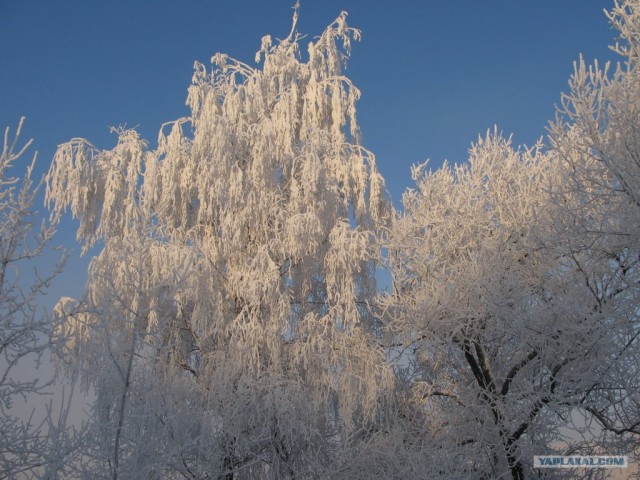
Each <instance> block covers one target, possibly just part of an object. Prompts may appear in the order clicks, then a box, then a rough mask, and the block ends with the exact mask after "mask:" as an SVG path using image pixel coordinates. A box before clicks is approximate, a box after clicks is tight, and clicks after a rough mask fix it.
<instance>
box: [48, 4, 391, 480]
mask: <svg viewBox="0 0 640 480" xmlns="http://www.w3.org/2000/svg"><path fill="white" fill-rule="evenodd" d="M296 20H297V9H296V14H295V16H294V22H293V28H292V30H291V33H290V34H289V36H288V37H287V38H285V39H284V40H278V41H273V40H272V39H271V37H269V36H266V37H264V38H263V39H262V45H261V48H260V50H259V51H258V53H257V55H256V62H259V63H258V65H260V66H251V65H250V64H248V63H244V62H241V61H238V60H235V59H232V58H230V57H228V56H226V55H224V54H216V55H215V56H214V57H213V58H212V62H213V67H212V69H208V68H207V67H205V66H204V65H202V64H200V63H198V62H196V64H195V72H194V76H193V83H192V85H191V87H190V88H189V93H188V97H187V105H188V106H189V108H190V110H191V115H190V116H188V117H185V118H181V119H178V120H176V121H173V122H169V123H167V124H165V125H163V126H162V128H161V129H160V133H159V138H158V145H157V148H155V149H150V148H149V146H148V144H147V143H146V142H145V141H143V140H142V139H140V138H139V136H138V134H137V133H136V132H135V131H132V130H123V129H120V130H117V131H116V134H117V136H118V143H117V145H116V147H115V148H113V149H111V150H100V149H98V148H97V147H95V146H93V145H92V144H91V143H90V142H89V141H87V140H84V139H74V140H71V141H70V142H68V143H66V144H64V145H62V146H60V148H59V149H58V151H57V153H56V155H55V157H54V159H53V163H52V166H51V169H50V171H49V174H48V177H47V193H46V195H47V201H48V202H49V204H50V205H51V207H52V211H53V215H54V217H57V216H59V215H61V214H62V212H63V211H64V210H65V209H67V208H68V209H70V210H71V213H72V214H73V216H74V217H76V218H77V219H78V221H79V227H78V232H77V235H78V239H79V240H80V241H81V242H83V244H84V245H85V247H86V248H87V249H88V248H89V247H92V246H93V247H95V248H98V249H99V253H98V255H97V256H96V257H95V258H94V259H93V260H92V263H91V267H90V271H89V280H88V283H87V293H86V296H85V297H84V298H82V299H79V300H72V299H63V300H62V301H61V302H60V304H59V305H58V317H57V318H58V326H57V332H58V333H59V334H61V335H63V336H64V338H68V340H67V341H64V342H62V347H63V351H64V353H63V354H62V355H61V356H60V360H61V361H62V362H63V363H65V364H67V365H69V366H72V365H73V366H76V367H79V368H80V369H81V370H82V371H83V372H84V381H85V387H86V388H91V389H93V390H94V391H95V394H96V401H95V404H94V406H93V414H92V424H93V427H94V428H93V440H92V441H91V442H88V443H87V450H86V452H85V454H86V456H87V458H88V459H89V461H88V462H87V465H86V469H87V472H88V473H90V474H91V475H93V476H94V478H102V477H109V478H113V479H116V478H140V476H141V475H143V476H145V477H147V478H220V479H237V478H294V477H295V478H319V477H322V476H323V475H326V476H327V477H332V476H333V475H334V474H337V472H338V471H339V470H340V469H341V468H342V466H343V465H344V464H346V463H348V462H349V461H351V459H350V457H349V452H350V446H351V445H352V444H354V443H357V442H360V441H362V439H363V438H366V436H367V432H371V431H374V430H375V429H376V428H379V423H380V422H381V418H382V417H381V414H380V411H381V410H380V407H381V406H383V405H384V404H385V395H386V394H388V392H390V391H392V389H391V384H392V381H393V378H392V375H391V372H390V370H389V368H388V366H387V365H386V363H385V352H384V350H383V348H382V347H381V346H379V344H378V343H377V342H375V341H373V339H374V338H375V335H376V329H375V326H376V322H375V320H374V319H373V318H372V315H371V314H370V311H369V309H368V303H369V301H370V300H371V299H372V296H373V295H374V294H375V278H374V269H375V261H376V259H377V256H378V253H377V251H376V248H375V242H374V241H373V236H374V232H375V230H376V229H377V228H378V227H379V226H380V225H382V224H383V223H384V222H385V221H386V220H385V219H386V218H387V206H386V203H385V200H384V198H383V181H382V178H381V176H380V174H379V173H378V171H377V169H376V165H375V157H374V155H373V154H372V153H371V152H369V151H368V150H366V149H365V148H364V147H363V146H362V145H361V143H360V132H359V130H358V124H357V119H356V101H357V99H358V97H359V95H360V93H359V91H358V90H357V88H356V87H355V86H354V85H353V84H352V82H351V81H350V80H349V79H348V78H347V77H346V76H345V74H344V71H343V70H344V67H345V65H346V61H347V59H348V56H349V53H350V49H351V42H352V41H353V40H357V39H358V38H359V36H360V33H359V31H357V30H355V29H353V28H350V27H349V26H348V25H347V23H346V13H342V14H341V15H340V16H339V17H338V18H337V19H336V21H335V22H333V23H332V24H331V25H330V26H329V27H328V28H327V29H326V30H325V31H324V32H323V33H322V35H321V36H320V37H318V38H316V39H315V40H314V41H312V42H309V43H308V50H307V54H306V55H305V54H303V53H302V52H301V51H300V47H301V43H300V36H299V35H298V33H297V32H296ZM303 56H304V57H306V61H305V60H303Z"/></svg>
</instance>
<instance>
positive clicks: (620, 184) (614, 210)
mask: <svg viewBox="0 0 640 480" xmlns="http://www.w3.org/2000/svg"><path fill="white" fill-rule="evenodd" d="M608 17H609V19H610V21H611V23H612V25H613V26H614V27H615V28H616V29H617V30H618V32H619V33H620V38H619V41H618V42H617V43H616V45H615V46H614V47H612V48H613V50H614V51H616V52H617V53H619V54H620V55H622V56H623V58H624V63H623V64H622V65H620V64H619V65H617V66H616V67H615V70H613V71H612V68H611V66H610V65H609V64H606V65H605V66H604V67H601V66H600V65H598V64H597V63H596V64H594V65H592V66H587V65H585V62H584V61H583V60H582V59H580V61H579V62H578V63H577V64H576V66H575V71H574V74H573V76H572V77H571V80H570V88H571V89H570V92H569V93H568V94H566V95H564V96H563V98H562V105H561V107H560V108H559V111H558V118H557V119H556V121H555V122H554V123H553V124H552V125H551V129H550V133H551V135H550V139H551V143H552V154H553V155H554V156H555V157H556V161H557V162H558V163H559V166H560V168H561V171H562V176H561V178H562V182H558V183H557V184H555V185H554V189H553V191H554V200H555V203H556V204H557V205H558V206H559V208H558V211H559V212H560V215H559V216H558V217H557V218H556V224H555V225H554V228H555V229H556V231H557V232H558V233H559V239H560V244H561V251H562V253H563V255H564V257H565V258H568V259H570V265H571V267H572V268H574V269H576V270H577V271H579V272H580V274H581V280H582V282H583V284H585V285H587V287H588V289H589V291H590V292H591V299H590V302H589V303H590V304H591V305H592V306H593V308H594V310H597V311H601V312H606V321H607V323H609V324H610V328H611V329H612V331H613V332H615V335H616V337H617V342H616V345H615V346H614V347H612V349H611V352H609V356H608V358H607V359H603V360H602V361H603V367H604V368H606V372H607V377H608V378H607V379H606V380H603V381H601V382H600V383H599V384H598V385H597V386H595V387H594V389H593V390H592V391H590V392H589V395H588V396H587V397H586V398H585V401H584V403H583V405H582V408H583V409H584V412H585V415H586V416H588V417H592V418H594V419H595V420H596V421H597V422H598V423H599V424H600V426H601V427H602V428H603V429H605V430H606V431H609V432H611V433H612V434H614V436H613V437H612V438H611V441H612V443H613V445H612V448H619V449H625V450H627V449H629V448H632V449H633V450H634V451H635V452H636V454H637V452H638V447H639V446H640V442H639V440H640V437H639V435H640V384H639V379H640V376H639V374H640V371H639V370H638V367H639V365H640V346H639V345H638V336H639V335H640V318H639V315H638V314H639V312H638V308H637V305H638V298H639V294H640V290H639V287H640V283H639V282H640V270H639V266H640V223H639V218H640V217H639V215H640V136H639V133H638V126H639V125H640V75H639V73H638V58H639V57H638V53H640V34H639V32H640V3H639V2H637V1H621V2H618V1H616V2H615V7H614V8H613V9H612V11H611V12H610V13H608Z"/></svg>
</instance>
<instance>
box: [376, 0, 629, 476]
mask: <svg viewBox="0 0 640 480" xmlns="http://www.w3.org/2000/svg"><path fill="white" fill-rule="evenodd" d="M610 19H611V20H612V22H613V24H614V26H616V27H617V28H618V29H619V30H620V32H621V34H622V40H623V43H621V44H619V45H618V46H617V47H616V48H617V50H618V51H619V52H620V53H622V54H624V55H625V56H626V57H627V63H626V64H625V66H624V67H619V68H618V69H617V71H616V72H615V73H614V74H613V75H610V74H609V73H608V71H607V69H606V68H605V69H604V70H603V69H600V68H599V67H598V66H597V65H595V66H593V67H591V68H587V67H586V66H585V65H584V63H582V62H581V63H580V64H578V66H577V68H576V72H575V74H574V76H573V77H572V79H571V82H570V86H571V91H570V93H569V94H567V95H565V96H564V97H563V104H562V107H561V108H560V111H559V116H558V120H557V121H556V123H554V124H553V125H552V127H551V129H550V134H551V135H550V146H549V148H548V149H547V150H546V151H545V150H539V149H533V150H530V151H529V150H514V149H513V148H512V147H511V145H510V142H508V141H507V140H505V139H503V138H502V137H501V136H500V135H496V134H492V135H488V136H487V137H486V138H484V139H481V140H480V141H479V142H478V143H477V144H476V145H475V146H474V147H473V148H472V150H471V157H470V159H469V163H468V164H465V165H460V166H456V167H454V168H451V167H449V166H447V165H445V166H444V167H443V168H441V169H439V170H438V171H436V172H433V173H432V172H425V169H424V167H418V168H415V169H414V180H415V181H416V187H415V189H411V190H408V191H407V193H406V194H405V195H404V197H403V204H404V212H403V213H402V214H401V215H398V216H397V218H396V219H395V221H394V222H393V225H392V228H391V229H390V232H389V234H388V237H387V247H388V248H389V251H390V257H389V261H390V268H391V272H392V276H393V282H394V283H393V284H394V291H393V292H391V293H390V294H389V295H387V296H385V297H384V298H383V299H382V303H383V305H384V306H385V317H384V320H385V324H386V329H387V331H388V334H389V337H390V339H391V341H392V342H394V343H392V348H391V352H392V353H393V354H395V355H396V357H397V361H396V363H397V365H398V366H397V369H398V372H399V379H400V380H401V382H399V384H400V385H402V386H403V388H402V389H401V390H400V393H399V400H398V405H399V407H398V408H399V410H398V413H399V414H398V425H399V427H398V432H399V433H398V432H397V433H396V434H395V438H402V439H403V442H404V445H406V448H405V449H404V453H403V452H399V454H400V455H403V456H404V459H403V460H402V461H401V463H403V464H405V465H413V466H415V467H414V468H413V470H412V475H413V476H414V477H417V478H419V477H420V476H421V475H426V476H428V477H430V478H436V477H442V478H507V477H511V478H513V479H521V478H527V477H529V476H534V475H538V474H539V475H542V474H543V473H545V472H540V471H538V472H535V471H534V470H533V469H532V459H533V458H532V457H533V455H539V454H547V453H551V452H557V453H567V454H568V453H594V452H608V453H611V452H614V453H626V454H629V453H633V452H634V451H635V452H637V448H638V444H639V443H638V438H637V433H638V431H639V429H638V426H639V425H640V423H639V422H640V411H639V410H638V406H639V405H640V399H639V397H638V392H639V391H640V389H639V385H638V378H640V377H639V376H638V373H639V372H638V365H640V346H639V344H638V335H639V334H640V330H639V328H640V322H639V320H640V319H639V318H638V308H637V305H638V292H639V291H638V285H640V284H639V283H638V280H639V277H638V273H639V272H638V262H639V260H640V256H639V255H640V250H639V246H640V245H639V244H638V232H639V231H640V230H639V227H640V225H639V224H638V218H639V217H638V214H639V213H640V212H639V211H638V208H639V205H640V203H638V198H640V196H639V193H640V190H638V188H637V186H638V185H640V184H638V178H640V176H639V174H640V171H639V170H638V166H639V165H640V163H639V161H638V158H639V157H638V152H640V143H639V139H640V137H639V136H638V124H639V120H640V95H639V93H640V90H639V86H640V84H639V83H638V78H639V77H638V73H637V71H636V62H637V58H638V56H637V53H638V45H639V42H640V36H639V34H638V32H639V31H640V22H639V19H640V4H639V2H637V1H627V2H622V3H617V4H616V7H615V8H614V10H613V11H612V13H611V14H610ZM576 419H579V420H580V422H577V421H576ZM578 423H584V424H585V425H586V426H580V425H577V424H578ZM612 434H614V436H612ZM615 435H617V437H615ZM384 460H385V461H386V462H387V464H389V462H388V461H387V459H384ZM425 472H428V473H425ZM600 473H601V474H602V472H600ZM545 474H547V475H555V476H556V477H561V476H562V475H563V472H559V471H555V472H549V473H545ZM575 474H576V472H571V473H569V475H570V476H571V475H575Z"/></svg>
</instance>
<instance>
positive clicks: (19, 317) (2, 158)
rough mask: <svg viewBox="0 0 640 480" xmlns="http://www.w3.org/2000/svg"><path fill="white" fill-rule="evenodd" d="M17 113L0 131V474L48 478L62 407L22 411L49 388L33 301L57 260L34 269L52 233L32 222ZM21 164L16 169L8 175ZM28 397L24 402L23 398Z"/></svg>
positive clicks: (45, 338)
mask: <svg viewBox="0 0 640 480" xmlns="http://www.w3.org/2000/svg"><path fill="white" fill-rule="evenodd" d="M23 123H24V118H22V119H21V120H20V123H19V124H18V128H17V129H16V131H15V133H14V135H13V138H11V136H10V131H9V128H6V129H5V132H4V143H3V147H2V151H1V152H0V479H6V478H21V477H24V478H26V477H27V476H28V477H30V478H35V477H37V476H38V475H41V474H45V473H47V474H48V475H49V477H48V478H55V474H56V472H59V471H63V470H64V468H65V467H64V463H65V460H66V454H67V453H69V452H70V447H71V443H69V442H68V440H69V437H68V435H67V434H71V433H72V431H71V430H69V431H67V430H65V429H64V423H65V422H64V416H65V410H64V408H63V410H62V416H61V417H57V416H56V415H54V414H53V412H51V411H49V412H44V411H42V412H40V411H38V412H36V411H35V410H34V411H31V412H28V411H27V412H25V411H24V409H25V402H28V401H32V400H34V398H36V397H38V398H42V396H43V395H45V394H46V393H49V391H50V388H49V387H51V385H52V378H50V377H52V375H47V374H45V375H46V377H49V378H46V377H45V378H43V373H42V369H40V368H39V367H40V366H41V363H42V362H43V361H45V359H44V358H43V357H45V358H46V353H48V350H47V349H48V347H49V335H50V333H51V321H50V319H49V318H48V317H47V315H46V313H45V311H44V310H43V309H42V307H41V305H40V303H39V302H40V301H41V300H42V296H43V295H44V293H45V292H46V290H47V288H48V286H49V283H50V281H51V280H52V279H53V277H54V276H55V275H56V274H57V273H58V272H59V271H60V269H61V267H62V262H60V264H59V265H58V266H57V267H56V268H55V269H54V271H53V272H52V273H50V274H49V275H48V276H40V275H39V274H38V272H36V273H35V274H34V272H33V271H32V269H33V266H34V265H35V264H36V263H35V262H37V259H38V258H40V257H42V255H43V254H44V253H45V251H46V249H47V248H49V244H50V242H51V239H52V237H53V234H54V233H55V224H44V223H43V224H41V225H40V226H39V225H38V216H37V213H36V211H35V209H34V201H35V199H36V196H37V194H38V190H39V187H40V185H41V182H38V181H36V180H35V179H34V178H33V169H34V166H35V161H36V155H34V156H33V160H32V161H31V163H30V164H28V165H26V166H25V167H21V166H20V165H18V163H19V162H21V161H22V157H23V156H24V155H25V153H26V151H27V150H28V148H29V146H30V145H31V141H28V142H26V143H25V144H24V145H22V146H21V145H20V138H19V137H20V133H21V130H22V126H23ZM16 169H22V171H23V172H24V174H23V175H22V177H19V176H14V174H13V172H15V171H16ZM27 405H28V404H27Z"/></svg>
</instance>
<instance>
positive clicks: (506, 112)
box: [0, 0, 616, 295]
mask: <svg viewBox="0 0 640 480" xmlns="http://www.w3.org/2000/svg"><path fill="white" fill-rule="evenodd" d="M293 3H294V1H293V0H271V1H258V0H226V1H222V0H217V1H214V0H183V1H178V0H155V1H142V0H138V1H124V0H109V1H106V0H104V1H98V0H60V1H51V0H1V1H0V126H2V127H3V128H4V127H5V126H7V125H9V126H15V125H16V124H17V122H18V119H19V118H20V116H21V115H25V116H26V117H27V123H26V126H25V130H24V137H25V139H27V138H34V147H33V148H34V149H37V150H38V151H39V168H40V171H41V172H44V171H46V169H47V168H48V164H49V162H50V159H51V158H52V156H53V154H54V152H55V148H56V146H57V145H58V144H60V143H62V142H65V141H67V140H69V139H71V138H73V137H85V138H88V139H89V140H91V141H92V142H93V143H94V144H96V145H97V146H98V147H100V148H111V147H112V146H113V145H114V144H115V140H116V139H115V136H113V135H111V134H110V133H109V127H110V126H118V125H125V124H126V125H127V126H129V127H132V126H138V130H139V131H140V132H141V133H142V135H143V136H144V137H145V138H147V139H148V140H150V141H151V144H152V145H153V144H154V143H155V140H156V138H157V131H158V128H159V127H160V125H161V124H162V123H164V122H166V121H170V120H172V119H175V118H178V117H180V116H183V115H185V114H186V113H187V110H186V107H185V106H184V101H185V99H186V89H187V87H188V85H189V82H190V79H191V75H192V67H193V62H194V60H199V61H201V62H205V63H208V61H209V59H210V57H211V56H212V55H213V54H214V53H216V52H224V53H227V54H229V55H231V56H233V57H236V58H238V59H240V60H243V61H246V62H252V61H253V58H254V54H255V51H256V50H257V49H258V48H259V46H260V39H261V38H262V36H263V35H265V34H271V35H272V36H273V37H279V38H283V37H286V36H287V34H288V33H289V30H290V27H291V15H292V9H291V7H292V5H293ZM301 3H302V5H301V10H300V21H299V23H298V30H299V32H300V33H302V34H307V35H308V36H309V38H313V37H314V36H315V35H318V34H319V33H321V32H322V30H323V29H324V27H325V26H326V25H328V24H329V23H330V22H331V21H332V20H333V19H334V18H335V17H336V16H337V15H338V14H339V13H340V11H341V10H346V11H348V12H349V23H350V24H351V25H352V26H355V27H357V28H360V29H361V30H362V33H363V38H362V41H361V42H360V43H358V44H356V45H355V46H354V48H353V52H352V59H351V61H350V63H349V67H348V69H347V72H346V74H347V75H348V76H349V77H350V78H351V79H352V80H353V81H354V82H355V84H356V85H357V86H358V87H359V88H360V90H361V91H362V99H361V101H360V103H359V108H358V112H359V121H360V125H361V129H362V133H363V143H364V144H365V146H366V147H367V148H369V149H370V150H372V151H373V152H374V153H375V154H376V155H377V157H378V165H379V168H380V170H381V171H382V173H383V175H384V177H385V178H386V180H387V186H388V189H389V191H390V194H391V196H392V198H393V200H394V203H395V204H396V205H399V199H400V195H401V193H402V191H403V190H404V189H405V188H406V187H408V186H410V184H411V181H410V166H411V165H412V164H415V163H418V162H423V161H424V160H426V159H431V165H432V167H434V168H435V167H437V166H438V165H440V164H441V162H442V161H443V160H444V159H448V160H450V161H451V162H462V161H464V160H465V159H466V154H467V150H468V148H469V146H470V143H471V142H472V141H475V140H476V139H477V137H478V135H479V134H483V133H484V132H486V130H487V129H489V128H493V126H494V125H497V126H498V128H499V129H501V130H502V131H504V132H505V133H506V134H511V133H513V135H514V142H515V143H516V144H528V145H530V144H533V143H535V141H536V140H537V139H538V138H540V137H541V136H543V135H544V133H545V127H546V125H547V123H548V121H549V120H550V119H552V118H553V116H554V104H557V103H559V101H560V93H561V92H562V91H564V90H566V89H567V80H568V78H569V75H570V73H571V71H572V63H573V61H575V60H576V59H577V58H578V56H579V54H581V53H582V54H583V55H584V57H585V59H586V60H587V61H589V62H591V61H592V60H593V59H594V58H598V59H600V60H606V59H614V60H615V59H616V58H615V56H614V55H613V54H612V53H611V52H610V51H609V49H608V45H609V44H611V43H613V40H614V36H615V33H614V32H613V31H612V30H611V29H610V27H609V25H608V22H607V20H606V18H605V16H604V14H603V12H602V10H603V8H605V7H606V8H609V7H610V6H611V4H612V1H611V2H609V1H603V0H528V1H524V0H522V1H516V0H482V1H480V0H397V1H382V0H369V1H365V0H359V1H357V0H321V1H320V0H302V2H301ZM74 226H75V224H74V223H72V222H69V221H66V222H64V223H63V225H62V227H61V232H60V235H59V236H58V243H61V244H63V245H64V246H65V247H67V248H75V249H76V252H77V251H78V248H77V246H76V245H74V242H73V240H72V239H73V236H74V233H73V231H72V229H73V228H74ZM84 270H86V259H85V260H78V259H77V258H76V257H74V258H72V259H71V260H70V263H69V264H68V266H67V272H66V273H65V275H64V276H63V279H67V280H65V281H64V285H65V286H64V287H62V286H61V285H62V284H60V283H58V285H57V286H56V287H55V294H58V293H67V292H66V291H65V288H68V289H69V292H68V293H69V294H72V295H77V294H78V293H79V288H80V287H79V286H81V283H82V282H81V280H80V278H83V276H84ZM69 285H73V286H74V287H73V288H70V287H69ZM52 293H53V292H52Z"/></svg>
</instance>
